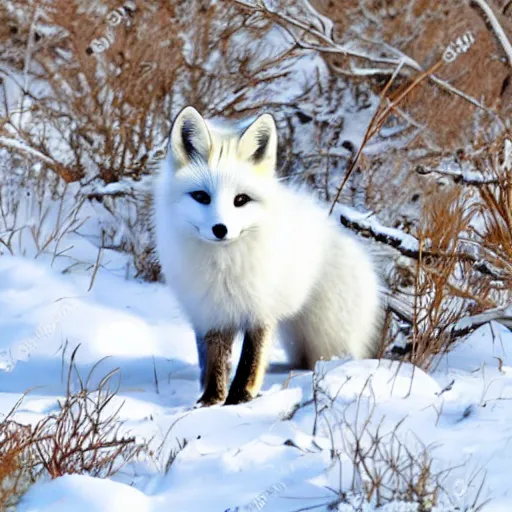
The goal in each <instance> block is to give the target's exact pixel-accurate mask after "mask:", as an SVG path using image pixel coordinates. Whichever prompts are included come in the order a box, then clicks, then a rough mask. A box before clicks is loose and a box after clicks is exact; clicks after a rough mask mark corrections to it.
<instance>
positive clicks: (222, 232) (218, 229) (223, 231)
mask: <svg viewBox="0 0 512 512" xmlns="http://www.w3.org/2000/svg"><path fill="white" fill-rule="evenodd" d="M212 231H213V234H214V235H215V236H216V237H217V238H218V239H219V240H222V239H223V238H224V237H225V236H226V235H227V234H228V228H227V227H226V226H224V224H215V226H213V227H212Z"/></svg>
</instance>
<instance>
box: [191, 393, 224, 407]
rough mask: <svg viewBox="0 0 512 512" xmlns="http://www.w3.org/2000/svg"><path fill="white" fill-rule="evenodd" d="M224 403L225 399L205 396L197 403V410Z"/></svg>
mask: <svg viewBox="0 0 512 512" xmlns="http://www.w3.org/2000/svg"><path fill="white" fill-rule="evenodd" d="M223 402H224V398H223V397H219V396H212V395H210V396H208V395H203V396H202V397H201V398H200V399H199V400H198V401H197V402H196V405H195V408H196V409H198V408H200V407H210V406H212V405H217V404H222V403H223Z"/></svg>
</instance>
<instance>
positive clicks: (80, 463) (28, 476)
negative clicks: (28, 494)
mask: <svg viewBox="0 0 512 512" xmlns="http://www.w3.org/2000/svg"><path fill="white" fill-rule="evenodd" d="M75 357H76V349H75V351H74V352H73V354H72V356H71V360H70V366H69V371H68V377H67V392H66V396H65V398H64V400H63V401H62V402H59V410H58V412H56V413H54V414H50V415H48V416H46V417H45V418H43V419H41V420H40V421H39V422H38V423H36V424H35V425H22V424H20V423H18V422H16V421H14V420H13V415H14V413H15V412H16V409H17V407H18V406H19V404H20V403H21V400H20V402H19V403H18V404H17V406H16V407H15V408H13V410H12V411H11V413H9V414H8V415H7V417H6V418H4V420H3V421H2V422H1V423H0V509H1V510H6V509H8V507H14V506H15V504H16V502H17V501H18V500H19V498H20V497H21V495H22V494H23V493H24V492H25V491H26V490H27V488H28V487H29V486H30V484H32V483H33V482H34V481H35V480H36V479H38V478H40V477H41V476H43V475H45V476H49V477H50V478H57V477H59V476H62V475H65V474H89V475H92V476H98V477H104V478H106V477H109V476H112V475H113V474H115V473H116V472H117V471H119V469H121V467H122V466H123V465H124V464H126V463H128V462H130V461H131V460H133V459H134V458H136V457H137V456H139V455H141V454H143V453H149V452H148V450H147V446H146V445H145V444H140V443H138V442H137V441H136V439H135V438H134V437H132V436H129V435H127V434H126V433H123V432H122V427H123V423H122V422H120V421H119V419H118V413H119V410H120V407H117V408H113V409H112V408H111V406H112V401H113V399H114V398H115V396H116V393H117V391H118V387H116V386H113V385H112V379H113V377H114V376H115V375H116V373H117V371H116V370H114V371H111V372H110V373H108V374H107V375H106V376H105V377H103V378H102V379H101V380H100V381H99V384H98V385H97V386H96V387H95V389H94V390H90V389H89V384H90V382H91V379H92V378H93V374H94V371H95V370H96V368H97V366H98V364H99V363H98V364H96V365H95V366H94V367H93V369H92V370H91V372H90V373H89V375H88V377H87V379H86V380H85V381H83V380H82V379H81V377H80V375H79V373H78V370H77V367H76V364H75ZM73 379H76V380H78V390H77V391H74V390H73V387H72V380H73Z"/></svg>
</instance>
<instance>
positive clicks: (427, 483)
mask: <svg viewBox="0 0 512 512" xmlns="http://www.w3.org/2000/svg"><path fill="white" fill-rule="evenodd" d="M328 378H329V370H328V369H326V368H325V367H323V366H322V364H317V367H316V368H315V372H314V375H313V379H312V398H311V399H310V400H307V401H306V402H304V403H302V404H300V405H298V406H297V407H296V408H295V409H294V410H293V411H292V412H291V414H290V415H289V418H287V419H291V418H293V417H294V416H295V415H296V414H299V413H300V412H301V411H302V409H304V408H313V411H314V422H313V432H312V434H313V436H316V435H320V436H323V437H325V438H327V439H328V440H329V441H328V443H327V444H322V445H321V446H320V445H318V444H316V442H313V443H312V446H311V447H308V448H304V447H300V446H298V445H297V444H295V443H294V442H293V441H291V440H288V441H287V442H286V444H287V445H288V446H292V447H294V448H297V449H299V450H303V451H305V452H306V453H311V452H315V451H318V450H329V453H330V459H331V465H330V467H329V472H331V473H334V475H335V478H334V480H338V481H339V483H338V485H337V486H336V487H332V486H329V487H326V491H327V492H328V493H329V494H332V498H329V499H328V500H327V501H326V502H325V503H320V504H317V505H312V506H311V507H308V506H306V507H304V508H302V509H300V510H303V511H305V510H316V509H318V510H320V509H323V508H326V509H327V510H337V509H338V508H337V507H338V506H340V505H345V506H351V507H353V510H354V511H361V510H365V506H368V505H370V504H371V506H372V507H373V508H372V510H373V509H379V508H381V507H384V506H385V505H386V504H389V503H394V504H396V505H397V506H400V505H398V504H402V505H403V506H404V510H409V509H408V508H406V507H407V506H408V505H409V506H410V505H415V506H416V507H417V508H414V509H411V510H418V511H419V512H428V511H431V510H433V509H434V508H435V507H437V508H436V510H437V509H439V510H465V511H468V512H470V511H471V512H478V511H480V510H483V509H484V507H485V505H486V504H487V503H488V502H489V500H488V499H487V498H486V497H485V496H484V494H485V493H484V485H485V472H484V471H476V472H475V473H474V474H473V475H471V476H470V478H469V481H467V482H465V485H466V489H465V493H466V495H465V496H460V495H457V496H454V495H453V493H452V492H451V491H452V489H451V488H448V487H447V485H451V484H450V481H451V479H453V474H454V473H456V472H457V470H458V469H460V468H459V467H455V466H453V467H451V466H450V467H446V466H443V465H441V464H439V461H438V460H437V459H436V448H437V447H436V445H435V444H430V445H425V444H423V443H422V442H421V440H420V439H418V437H417V436H416V435H414V433H412V432H411V431H410V430H409V428H408V425H407V417H404V418H403V419H402V420H401V421H398V423H394V424H390V423H389V422H387V421H386V418H385V417H380V416H379V414H378V412H377V408H376V405H377V401H376V397H375V394H374V390H373V387H372V378H371V377H370V378H369V379H368V380H367V381H366V383H365V384H364V386H363V388H362V389H361V391H360V392H359V394H358V395H357V396H356V397H354V398H353V399H350V400H348V401H347V400H346V398H345V399H344V398H341V397H340V395H342V391H343V388H344V386H347V385H350V384H349V382H350V377H347V380H346V381H344V383H342V384H341V386H340V387H339V388H338V389H337V390H336V392H334V393H333V391H332V388H330V387H329V383H328ZM451 483H453V482H451ZM461 498H463V499H461ZM343 510H347V508H344V509H343Z"/></svg>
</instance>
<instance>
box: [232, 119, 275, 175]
mask: <svg viewBox="0 0 512 512" xmlns="http://www.w3.org/2000/svg"><path fill="white" fill-rule="evenodd" d="M238 157H239V158H240V159H241V160H245V161H248V162H250V163H251V164H252V165H254V168H255V170H256V172H258V173H262V174H273V173H274V171H275V167H276V160H277V128H276V123H275V121H274V118H273V117H272V116H271V115H270V114H263V115H261V116H260V117H258V119H256V121H254V123H252V124H251V125H250V126H249V128H247V129H246V130H245V132H244V133H243V134H242V136H241V138H240V141H239V142H238Z"/></svg>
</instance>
